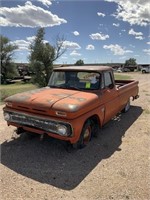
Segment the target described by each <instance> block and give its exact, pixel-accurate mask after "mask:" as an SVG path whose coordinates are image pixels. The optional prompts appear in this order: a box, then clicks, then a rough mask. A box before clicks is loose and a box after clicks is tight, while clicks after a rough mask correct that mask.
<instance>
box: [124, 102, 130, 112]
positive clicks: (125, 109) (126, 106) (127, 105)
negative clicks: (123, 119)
mask: <svg viewBox="0 0 150 200" xmlns="http://www.w3.org/2000/svg"><path fill="white" fill-rule="evenodd" d="M129 109H130V100H128V102H127V104H126V105H125V107H124V109H123V110H122V112H123V113H126V112H128V111H129Z"/></svg>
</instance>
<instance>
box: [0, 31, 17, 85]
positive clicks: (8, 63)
mask: <svg viewBox="0 0 150 200" xmlns="http://www.w3.org/2000/svg"><path fill="white" fill-rule="evenodd" d="M17 48H18V47H17V46H16V45H14V44H12V43H11V42H10V40H9V39H8V38H7V37H4V36H3V35H0V58H1V76H2V80H3V82H5V81H6V79H7V78H12V77H13V76H15V75H16V74H17V70H16V66H15V64H14V63H13V53H14V50H16V49H17ZM3 82H2V83H3Z"/></svg>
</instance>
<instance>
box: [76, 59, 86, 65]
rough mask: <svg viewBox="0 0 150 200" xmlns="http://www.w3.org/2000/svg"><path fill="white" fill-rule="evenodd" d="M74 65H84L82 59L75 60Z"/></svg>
mask: <svg viewBox="0 0 150 200" xmlns="http://www.w3.org/2000/svg"><path fill="white" fill-rule="evenodd" d="M74 65H78V66H81V65H84V61H83V60H81V59H80V60H77V62H76V63H75V64H74Z"/></svg>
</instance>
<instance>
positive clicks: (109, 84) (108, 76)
mask: <svg viewBox="0 0 150 200" xmlns="http://www.w3.org/2000/svg"><path fill="white" fill-rule="evenodd" d="M104 82H105V87H109V88H110V87H113V85H114V84H113V81H112V76H111V73H110V72H105V73H104Z"/></svg>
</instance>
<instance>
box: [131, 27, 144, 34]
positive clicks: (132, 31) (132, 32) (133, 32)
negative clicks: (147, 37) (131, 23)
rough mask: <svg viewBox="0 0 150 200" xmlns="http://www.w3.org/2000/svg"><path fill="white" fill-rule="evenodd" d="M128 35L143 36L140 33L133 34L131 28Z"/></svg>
mask: <svg viewBox="0 0 150 200" xmlns="http://www.w3.org/2000/svg"><path fill="white" fill-rule="evenodd" d="M129 35H135V36H140V35H143V33H142V32H135V31H134V30H133V28H131V29H130V30H129Z"/></svg>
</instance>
